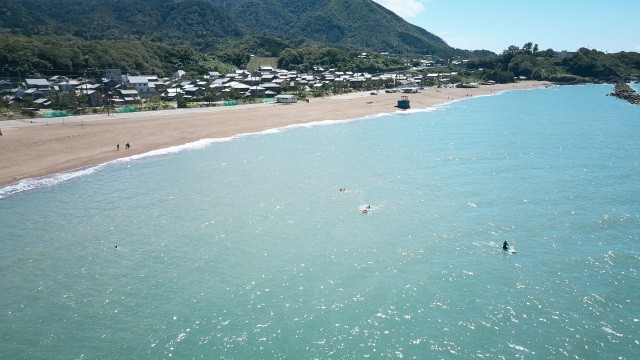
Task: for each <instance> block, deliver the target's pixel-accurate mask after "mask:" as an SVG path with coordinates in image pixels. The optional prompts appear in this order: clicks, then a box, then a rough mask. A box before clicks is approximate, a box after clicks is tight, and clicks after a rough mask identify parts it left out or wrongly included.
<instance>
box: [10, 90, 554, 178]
mask: <svg viewBox="0 0 640 360" xmlns="http://www.w3.org/2000/svg"><path fill="white" fill-rule="evenodd" d="M547 85H549V83H548V82H543V81H523V82H519V83H514V84H496V85H481V86H480V87H479V88H472V89H466V88H452V89H437V88H433V89H425V90H422V92H420V93H414V94H400V93H384V92H378V95H370V94H369V92H363V93H352V94H345V95H337V96H333V97H326V98H312V99H310V101H309V103H307V102H298V103H296V104H291V105H283V104H256V105H240V106H233V107H212V108H197V109H176V110H164V111H149V112H139V113H126V114H121V113H116V114H111V116H107V115H103V114H102V115H83V116H73V117H66V118H47V119H33V120H31V121H16V120H7V121H2V122H0V129H2V134H3V135H2V136H0V188H2V187H6V186H10V185H15V184H17V183H18V182H20V181H22V180H25V179H34V178H41V177H46V176H51V175H54V174H58V173H64V172H68V171H72V170H77V169H83V168H88V167H93V166H97V165H100V164H104V163H107V162H110V161H114V160H117V159H119V158H126V157H132V156H136V155H141V154H145V153H148V152H151V151H155V150H160V149H165V148H169V147H173V146H179V145H184V144H187V143H192V142H195V141H198V140H203V139H216V138H228V137H231V136H235V135H240V134H247V133H258V132H261V131H265V130H269V129H276V128H281V127H285V126H289V125H296V124H307V123H313V122H318V121H326V120H350V119H358V118H362V117H366V116H372V115H377V114H384V113H394V112H397V111H399V109H397V108H395V105H396V102H397V100H399V99H400V96H403V95H406V96H408V97H409V100H410V101H411V109H428V108H432V107H435V106H438V105H442V104H445V103H448V102H451V101H455V100H460V99H465V98H469V97H477V96H483V95H484V96H486V95H494V94H497V93H500V92H504V91H510V90H525V89H533V88H539V87H542V86H547ZM126 143H130V144H131V148H130V149H125V144H126ZM117 144H120V149H119V150H118V149H117V148H116V145H117Z"/></svg>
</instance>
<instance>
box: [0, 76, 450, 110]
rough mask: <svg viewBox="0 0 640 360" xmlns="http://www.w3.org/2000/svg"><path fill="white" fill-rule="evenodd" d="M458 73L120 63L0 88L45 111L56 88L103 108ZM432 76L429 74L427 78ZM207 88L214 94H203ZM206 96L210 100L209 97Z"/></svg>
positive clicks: (395, 83) (371, 85) (346, 87)
mask: <svg viewBox="0 0 640 360" xmlns="http://www.w3.org/2000/svg"><path fill="white" fill-rule="evenodd" d="M456 74H457V73H455V72H453V73H430V74H427V75H425V76H424V77H423V76H422V75H418V76H410V75H405V74H396V73H389V74H379V75H375V76H374V75H371V74H368V73H357V72H341V71H336V70H334V69H329V70H325V69H323V68H320V67H317V68H316V69H315V71H314V73H313V74H299V73H297V72H295V71H287V70H281V69H274V68H272V67H270V66H261V67H260V68H259V70H257V71H254V72H249V71H247V70H236V71H235V72H232V73H229V74H220V73H218V72H209V73H207V74H205V75H203V76H201V77H199V78H198V79H197V80H183V79H184V75H185V72H184V71H177V72H176V73H175V74H174V76H173V77H172V78H160V77H158V76H155V75H140V76H133V75H129V74H122V71H121V70H120V69H107V70H104V71H103V77H102V79H100V80H98V81H96V80H92V79H89V78H87V79H83V78H77V79H71V78H67V77H64V76H54V77H50V78H28V79H24V80H22V79H20V81H18V82H17V83H16V82H12V81H9V80H0V91H1V93H2V96H3V104H4V106H5V107H8V106H12V105H14V104H15V105H17V106H18V107H21V108H25V107H28V108H30V109H32V110H34V111H40V112H41V113H45V114H46V111H47V110H48V109H60V106H56V104H55V99H54V98H53V96H52V93H53V92H58V93H68V92H70V91H73V92H75V95H76V96H77V98H78V99H81V102H83V103H82V104H80V103H79V104H78V107H80V109H81V110H82V111H83V112H84V111H85V107H91V108H93V109H94V112H96V111H97V110H98V109H101V108H102V109H104V108H107V109H108V108H115V109H118V108H123V107H130V108H136V107H137V106H139V105H141V104H143V103H144V102H145V101H147V100H148V99H150V98H152V97H154V96H155V97H159V98H160V99H162V100H163V101H166V102H173V101H176V100H178V98H182V99H184V100H185V101H187V102H200V103H202V102H204V101H207V102H208V104H221V103H223V102H224V100H238V99H243V98H253V99H265V100H266V101H275V102H279V103H293V102H297V100H298V99H297V96H296V95H287V93H288V94H299V93H313V92H314V91H315V92H316V93H336V92H344V91H352V90H371V89H376V90H378V89H386V91H387V92H391V91H393V92H418V91H419V90H420V88H421V86H423V85H424V84H425V83H430V84H447V83H448V78H449V77H450V76H454V75H456ZM428 78H431V79H429V80H431V81H428V82H427V81H426V80H428ZM206 94H213V100H211V97H208V98H207V97H205V95H206ZM205 99H206V100H205Z"/></svg>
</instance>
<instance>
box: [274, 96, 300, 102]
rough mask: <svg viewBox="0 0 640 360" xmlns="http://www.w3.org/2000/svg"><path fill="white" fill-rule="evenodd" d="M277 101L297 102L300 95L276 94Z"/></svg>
mask: <svg viewBox="0 0 640 360" xmlns="http://www.w3.org/2000/svg"><path fill="white" fill-rule="evenodd" d="M276 102H277V103H278V104H295V103H297V102H298V97H297V96H295V95H278V96H276Z"/></svg>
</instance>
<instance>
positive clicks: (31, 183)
mask: <svg viewBox="0 0 640 360" xmlns="http://www.w3.org/2000/svg"><path fill="white" fill-rule="evenodd" d="M508 91H512V90H504V91H496V92H494V93H491V94H487V95H479V96H474V97H469V98H461V99H457V100H451V101H449V102H446V103H444V104H440V105H436V106H431V107H427V108H419V109H408V110H398V111H396V112H394V113H379V114H374V115H367V116H363V117H359V118H354V119H344V120H321V121H314V122H308V123H302V124H292V125H286V126H282V127H279V128H273V129H267V130H263V131H259V132H253V133H243V134H238V135H234V136H230V137H226V138H208V139H202V140H198V141H194V142H190V143H187V144H183V145H177V146H171V147H168V148H164V149H158V150H153V151H149V152H146V153H143V154H138V155H133V156H129V157H125V158H120V159H116V160H113V161H109V162H107V163H103V164H100V165H96V166H92V167H85V168H80V169H76V170H71V171H68V172H63V173H58V174H53V175H49V176H44V177H39V178H30V179H24V180H21V181H19V182H17V183H15V184H11V185H8V186H5V187H2V188H0V199H3V198H6V197H8V196H11V195H15V194H18V193H21V192H24V191H29V190H34V189H39V188H45V187H50V186H54V185H56V184H59V183H61V182H64V181H67V180H70V179H73V178H76V177H79V176H85V175H89V174H93V173H95V172H96V171H99V170H100V169H102V168H103V167H104V166H106V165H109V164H115V163H123V162H128V161H134V160H139V159H143V158H147V157H151V156H160V155H166V154H174V153H178V152H181V151H188V150H197V149H202V148H205V147H207V146H209V145H211V144H214V143H219V142H226V141H232V140H236V139H241V138H246V137H249V136H257V135H269V134H277V133H280V132H282V131H286V130H291V129H296V128H310V127H315V126H328V125H335V124H342V123H347V122H352V121H360V120H367V119H376V118H382V117H388V116H394V115H398V114H415V113H424V112H431V111H440V110H443V109H444V108H445V107H447V106H449V105H451V104H453V103H455V102H458V101H464V100H467V99H471V98H478V97H485V96H494V95H500V94H502V93H505V92H508Z"/></svg>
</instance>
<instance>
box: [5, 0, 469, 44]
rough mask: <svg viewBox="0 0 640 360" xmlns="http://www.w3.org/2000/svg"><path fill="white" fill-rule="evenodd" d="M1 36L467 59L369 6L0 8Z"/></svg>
mask: <svg viewBox="0 0 640 360" xmlns="http://www.w3.org/2000/svg"><path fill="white" fill-rule="evenodd" d="M0 29H2V30H5V31H8V32H10V33H12V34H16V35H26V36H33V35H60V36H73V37H78V38H81V39H84V40H120V39H125V38H136V39H148V40H152V41H157V42H164V43H170V44H188V45H190V46H193V47H195V48H196V49H198V50H200V51H213V50H216V51H217V50H228V49H230V48H233V47H234V45H235V44H237V43H238V41H240V40H241V39H242V38H243V37H244V36H248V35H258V36H267V37H273V38H278V39H280V40H281V41H286V42H288V43H289V44H290V45H291V46H293V47H296V46H301V45H304V46H310V45H321V46H327V45H331V46H333V47H338V48H342V49H345V50H359V51H377V52H391V53H398V54H435V55H440V56H454V55H462V54H468V52H467V51H464V50H458V49H453V48H451V47H450V46H448V45H447V44H446V43H445V42H444V41H443V40H442V39H440V38H439V37H437V36H435V35H433V34H431V33H429V32H427V31H426V30H424V29H421V28H419V27H417V26H414V25H411V24H409V23H407V22H406V21H404V20H403V19H402V18H400V17H399V16H397V15H395V14H394V13H393V12H391V11H389V10H387V9H386V8H384V7H382V6H380V5H379V4H377V3H375V2H373V1H372V0H350V1H344V0H317V1H299V0H295V1H294V0H175V1H172V0H137V1H133V0H0Z"/></svg>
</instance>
